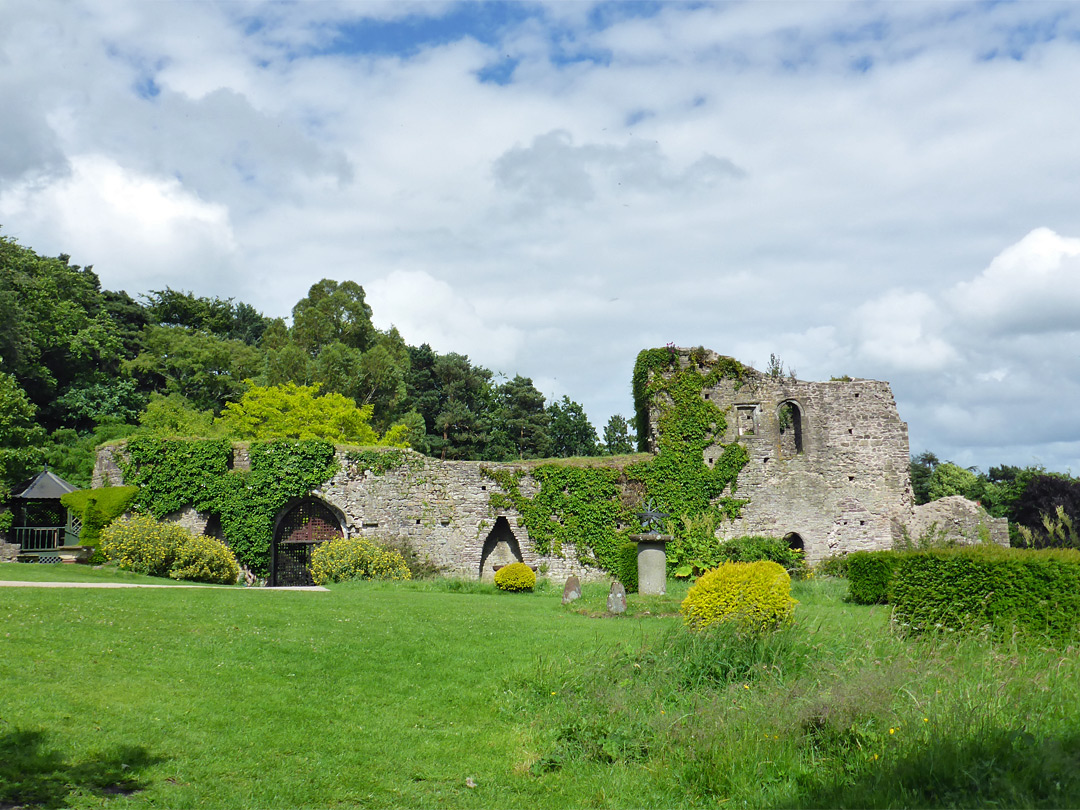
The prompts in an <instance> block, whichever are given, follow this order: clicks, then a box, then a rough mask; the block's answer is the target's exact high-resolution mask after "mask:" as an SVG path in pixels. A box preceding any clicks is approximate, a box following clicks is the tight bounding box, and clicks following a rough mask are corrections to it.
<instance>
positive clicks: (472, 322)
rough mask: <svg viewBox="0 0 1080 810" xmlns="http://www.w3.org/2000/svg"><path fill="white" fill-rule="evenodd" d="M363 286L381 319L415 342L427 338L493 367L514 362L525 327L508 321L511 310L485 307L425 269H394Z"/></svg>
mask: <svg viewBox="0 0 1080 810" xmlns="http://www.w3.org/2000/svg"><path fill="white" fill-rule="evenodd" d="M364 291H365V292H366V293H367V297H368V301H369V303H370V304H371V307H372V310H373V311H374V313H375V316H374V318H375V321H376V324H377V325H378V326H380V327H381V328H384V329H385V328H389V327H390V326H396V327H397V328H398V330H399V331H400V332H401V333H402V335H405V336H406V339H407V340H408V342H409V343H411V344H413V345H419V344H421V343H428V344H430V345H431V346H432V347H433V348H435V349H436V351H443V352H446V351H455V352H457V353H459V354H465V355H468V356H469V357H470V358H471V359H472V360H473V361H474V362H477V363H479V364H481V365H485V366H487V367H494V368H503V367H505V366H507V365H508V364H510V363H511V362H512V361H513V359H514V357H515V356H516V354H517V352H518V349H519V348H520V344H521V340H522V334H521V330H519V329H517V328H515V327H514V326H511V325H510V324H509V323H507V320H508V319H507V315H508V314H509V313H508V312H506V311H502V310H495V311H482V310H480V309H479V308H478V307H477V306H476V305H475V302H473V301H471V300H469V299H468V298H467V297H466V296H463V295H461V294H459V293H457V292H456V291H455V290H454V288H453V287H452V286H451V285H450V284H448V283H447V282H445V281H440V280H439V279H437V278H435V277H433V276H431V275H430V274H428V273H425V272H423V271H416V270H414V271H394V272H392V273H390V274H389V275H388V276H386V277H385V278H382V279H378V280H376V281H374V282H372V283H371V284H368V285H367V286H366V287H365V288H364ZM440 347H453V349H449V348H440Z"/></svg>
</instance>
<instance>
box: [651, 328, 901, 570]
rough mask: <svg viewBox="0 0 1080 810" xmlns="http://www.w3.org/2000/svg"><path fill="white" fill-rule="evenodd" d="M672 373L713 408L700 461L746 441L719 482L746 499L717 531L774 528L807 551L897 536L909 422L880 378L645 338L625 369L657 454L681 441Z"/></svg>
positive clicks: (710, 462)
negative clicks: (633, 366) (728, 477)
mask: <svg viewBox="0 0 1080 810" xmlns="http://www.w3.org/2000/svg"><path fill="white" fill-rule="evenodd" d="M679 380H690V381H691V382H690V384H689V386H688V387H691V388H694V389H695V390H694V395H695V396H696V397H698V398H699V400H700V402H701V403H702V404H707V406H708V409H707V412H710V413H713V414H720V415H721V417H720V418H716V417H714V418H713V420H712V427H713V428H715V432H714V433H713V435H712V436H711V438H710V440H709V441H708V443H707V444H706V445H705V447H704V449H703V450H701V454H702V461H703V462H704V464H705V466H706V467H707V468H710V469H714V468H716V467H717V465H720V464H724V465H728V464H730V461H729V460H730V459H731V458H733V457H734V455H735V454H736V453H735V451H734V450H733V448H741V449H742V450H743V451H745V461H744V463H743V464H742V466H741V467H740V468H739V469H738V471H737V475H736V476H735V477H734V478H733V480H732V483H731V485H730V486H729V488H728V489H727V490H726V491H725V493H724V494H725V495H726V496H728V497H734V498H738V499H742V500H745V503H743V504H742V506H741V509H740V510H739V512H738V515H737V516H736V517H734V518H733V519H732V520H730V521H726V522H723V523H721V524H720V528H719V529H718V535H719V536H721V537H737V536H740V535H746V534H762V535H770V536H774V537H785V538H787V540H788V542H789V543H790V544H791V545H793V546H795V547H798V548H802V549H803V550H804V551H805V552H806V557H807V559H808V561H810V562H814V561H816V560H819V559H821V558H823V557H826V556H828V555H829V554H833V553H837V552H850V551H857V550H861V549H877V548H888V547H890V546H891V545H892V543H893V542H894V540H897V539H899V538H900V536H901V533H902V531H903V528H902V527H903V526H904V525H906V524H907V522H908V521H909V520H910V518H911V515H912V511H913V500H912V492H911V481H910V477H909V451H908V432H907V425H906V424H905V423H904V422H903V421H901V419H900V415H899V413H898V412H897V410H896V401H895V399H894V398H893V394H892V390H891V389H890V387H889V384H888V383H886V382H880V381H877V380H861V379H847V378H845V379H843V380H833V381H830V382H806V381H804V380H799V379H796V378H794V377H793V376H790V375H785V374H783V373H782V371H781V369H779V368H777V369H775V370H774V372H773V373H762V372H760V371H757V370H755V369H753V368H750V367H749V366H745V365H742V364H741V363H738V362H737V361H735V360H733V359H732V358H730V357H724V356H722V355H718V354H717V353H716V352H713V351H710V350H708V349H703V348H697V349H676V348H669V349H652V350H649V351H648V352H642V355H641V357H640V358H639V361H638V369H637V371H636V374H635V380H634V383H635V396H636V398H637V413H638V435H639V436H640V437H641V440H642V443H643V446H642V449H643V450H646V451H649V452H653V453H659V454H660V456H663V454H664V453H665V452H670V451H669V450H667V448H668V447H671V446H674V447H677V446H679V445H680V444H682V443H683V437H682V436H681V435H678V433H679V432H681V431H683V430H686V429H687V426H686V420H685V417H684V416H682V415H680V414H679V413H678V411H679V410H681V409H685V408H686V403H684V402H680V401H679V400H678V399H677V397H678V396H683V397H685V396H686V393H685V391H683V388H685V387H687V386H686V385H685V384H683V385H681V386H680V385H677V384H676V383H677V382H678V381H679ZM677 392H678V393H677ZM695 408H697V406H695ZM697 410H699V411H701V409H700V408H697ZM691 429H693V426H691ZM673 430H674V431H676V435H671V432H672V431H673Z"/></svg>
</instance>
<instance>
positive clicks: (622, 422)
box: [604, 413, 637, 456]
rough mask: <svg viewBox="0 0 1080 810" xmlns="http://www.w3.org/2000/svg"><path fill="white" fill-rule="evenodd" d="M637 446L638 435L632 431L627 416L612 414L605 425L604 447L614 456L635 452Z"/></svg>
mask: <svg viewBox="0 0 1080 810" xmlns="http://www.w3.org/2000/svg"><path fill="white" fill-rule="evenodd" d="M636 446H637V436H635V435H634V434H633V433H631V432H630V423H629V422H628V421H627V420H626V417H624V416H620V415H619V414H617V413H616V414H612V415H611V418H610V419H608V422H607V424H606V425H605V426H604V447H605V448H607V452H608V453H609V454H610V455H612V456H621V455H624V454H626V453H633V452H634V448H635V447H636Z"/></svg>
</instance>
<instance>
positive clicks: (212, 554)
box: [169, 534, 240, 585]
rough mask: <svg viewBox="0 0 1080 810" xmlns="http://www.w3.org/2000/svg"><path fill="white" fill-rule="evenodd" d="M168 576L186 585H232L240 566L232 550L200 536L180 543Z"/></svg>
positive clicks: (212, 538)
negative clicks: (196, 583) (191, 583)
mask: <svg viewBox="0 0 1080 810" xmlns="http://www.w3.org/2000/svg"><path fill="white" fill-rule="evenodd" d="M169 576H170V577H171V578H172V579H186V580H188V581H190V582H214V583H217V584H220V585H233V584H235V583H236V580H237V579H238V578H239V576H240V565H239V563H237V562H236V555H235V554H233V553H232V549H230V548H229V547H228V546H226V545H225V544H224V543H222V542H221V541H220V540H218V539H217V538H215V537H207V536H206V535H203V534H201V535H198V536H197V537H191V538H190V539H188V540H186V541H184V542H183V543H181V544H180V548H179V549H178V550H177V555H176V562H174V563H173V565H172V568H170V569H169Z"/></svg>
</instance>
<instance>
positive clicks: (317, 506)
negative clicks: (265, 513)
mask: <svg viewBox="0 0 1080 810" xmlns="http://www.w3.org/2000/svg"><path fill="white" fill-rule="evenodd" d="M343 536H344V535H343V534H342V531H341V524H339V523H338V519H337V517H336V516H335V515H334V513H333V512H332V511H331V510H330V508H329V507H328V506H326V504H324V503H320V502H319V501H301V502H300V503H298V504H297V505H296V506H294V507H293V508H292V509H290V510H289V512H288V513H287V514H286V515H285V517H283V518H282V519H281V521H280V522H279V523H278V525H277V530H276V531H275V532H274V559H273V561H272V564H271V568H270V584H271V585H274V586H285V585H314V584H315V582H314V580H312V578H311V550H312V549H313V548H314V547H315V546H317V545H319V544H320V543H325V542H326V541H327V540H334V539H336V538H339V537H343Z"/></svg>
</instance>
